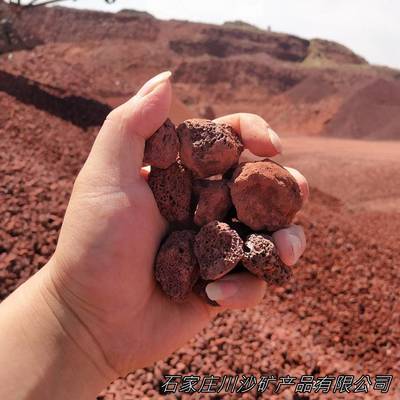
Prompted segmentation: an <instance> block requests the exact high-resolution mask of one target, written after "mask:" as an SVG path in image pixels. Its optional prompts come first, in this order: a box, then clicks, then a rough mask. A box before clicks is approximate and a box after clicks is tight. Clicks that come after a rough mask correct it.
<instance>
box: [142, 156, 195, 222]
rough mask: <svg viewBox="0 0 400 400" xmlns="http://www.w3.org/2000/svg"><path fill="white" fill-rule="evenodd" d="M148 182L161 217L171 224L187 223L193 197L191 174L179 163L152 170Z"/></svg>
mask: <svg viewBox="0 0 400 400" xmlns="http://www.w3.org/2000/svg"><path fill="white" fill-rule="evenodd" d="M148 182H149V186H150V188H151V190H152V192H153V194H154V198H155V199H156V202H157V205H158V208H159V210H160V213H161V215H162V216H163V217H164V218H165V219H167V220H168V221H169V222H177V223H186V222H187V221H188V220H189V217H190V201H191V195H192V181H191V177H190V172H189V171H188V170H187V169H186V168H185V167H184V166H183V165H182V164H181V163H180V162H179V161H178V162H176V163H174V164H172V165H171V166H170V167H169V168H167V169H160V168H152V169H151V171H150V174H149V181H148Z"/></svg>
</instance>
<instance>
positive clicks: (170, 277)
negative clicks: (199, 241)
mask: <svg viewBox="0 0 400 400" xmlns="http://www.w3.org/2000/svg"><path fill="white" fill-rule="evenodd" d="M194 238H195V232H193V231H189V230H185V231H175V232H172V233H171V234H170V235H169V236H168V237H167V239H166V240H165V242H164V243H163V244H162V245H161V247H160V249H159V251H158V254H157V258H156V264H155V276H156V279H157V281H158V282H159V283H160V285H161V288H162V290H163V292H164V293H165V294H167V295H168V296H169V297H171V298H172V299H173V300H175V301H178V302H182V301H184V300H186V298H187V297H188V296H189V294H190V293H191V291H192V288H193V286H194V284H195V283H196V281H197V279H198V277H199V267H198V263H197V260H196V257H195V255H194V252H193V243H194Z"/></svg>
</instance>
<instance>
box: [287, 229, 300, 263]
mask: <svg viewBox="0 0 400 400" xmlns="http://www.w3.org/2000/svg"><path fill="white" fill-rule="evenodd" d="M288 240H289V243H290V247H291V249H292V255H293V262H294V263H295V262H296V261H297V260H298V259H299V258H300V256H301V252H302V251H301V250H302V245H301V240H300V238H299V237H298V236H295V235H289V236H288Z"/></svg>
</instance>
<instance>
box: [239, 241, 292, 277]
mask: <svg viewBox="0 0 400 400" xmlns="http://www.w3.org/2000/svg"><path fill="white" fill-rule="evenodd" d="M242 264H243V265H244V267H246V268H247V269H248V270H249V271H250V272H251V273H252V274H254V275H256V276H258V277H259V278H261V279H263V280H265V281H266V282H268V283H272V284H275V285H282V284H283V283H284V282H286V281H287V280H288V279H289V278H290V276H291V270H290V268H289V267H287V266H286V265H285V264H283V263H282V261H281V259H280V258H279V254H278V251H277V249H276V247H275V244H274V243H273V241H272V238H271V237H270V236H268V235H264V234H252V235H249V236H248V237H247V239H246V242H245V245H244V256H243V259H242Z"/></svg>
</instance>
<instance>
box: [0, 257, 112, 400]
mask: <svg viewBox="0 0 400 400" xmlns="http://www.w3.org/2000/svg"><path fill="white" fill-rule="evenodd" d="M49 268H52V262H51V261H50V262H49V264H48V265H46V266H45V267H44V268H43V269H42V270H40V271H39V272H38V273H37V274H35V275H34V276H33V277H32V278H31V279H29V280H28V281H27V282H26V283H24V284H23V285H22V286H21V287H20V288H18V289H17V290H16V291H15V292H14V293H13V294H12V295H10V296H9V298H7V299H6V300H5V301H4V302H3V303H2V304H1V305H0V323H1V325H2V330H1V332H0V342H1V343H2V346H1V348H0V361H1V362H2V363H3V362H5V361H6V362H7V363H12V364H14V368H13V367H11V368H10V369H9V370H10V371H18V373H17V374H16V375H17V376H11V375H10V374H9V373H7V374H6V371H4V375H2V373H1V372H0V382H1V385H0V398H10V399H13V398H18V399H19V398H21V399H23V398H29V399H36V398H37V399H53V398H57V399H64V398H74V399H85V398H93V397H95V395H96V394H97V393H98V392H100V391H101V390H102V389H103V388H104V387H105V386H106V385H107V384H108V383H109V382H110V381H111V380H112V379H114V378H115V377H116V375H115V372H114V371H113V370H112V369H111V368H110V367H109V366H108V365H107V362H106V360H105V359H104V356H103V354H102V351H101V348H100V347H99V346H98V345H97V343H96V341H95V340H94V338H93V337H92V336H91V335H90V333H89V332H88V330H87V329H86V328H85V325H84V323H83V322H82V321H80V320H79V318H78V317H77V316H76V315H75V314H74V312H73V310H71V309H69V308H68V306H67V305H66V304H65V303H64V302H63V301H62V298H61V297H60V296H59V294H58V292H57V288H56V287H55V286H54V284H53V283H52V280H51V277H50V274H49V273H48V270H49ZM32 366H33V368H32ZM21 376H24V381H23V384H21ZM25 377H26V378H25ZM4 382H5V384H3V383H4ZM3 391H4V392H3Z"/></svg>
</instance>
